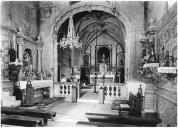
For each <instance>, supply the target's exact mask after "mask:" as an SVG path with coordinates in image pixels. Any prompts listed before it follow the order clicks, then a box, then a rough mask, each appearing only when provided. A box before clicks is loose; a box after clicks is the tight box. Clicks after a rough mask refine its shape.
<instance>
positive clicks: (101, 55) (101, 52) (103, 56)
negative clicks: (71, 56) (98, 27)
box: [97, 47, 110, 65]
mask: <svg viewBox="0 0 178 128" xmlns="http://www.w3.org/2000/svg"><path fill="white" fill-rule="evenodd" d="M97 59H98V63H105V64H106V65H110V50H109V49H108V48H107V47H101V48H99V49H98V52H97Z"/></svg>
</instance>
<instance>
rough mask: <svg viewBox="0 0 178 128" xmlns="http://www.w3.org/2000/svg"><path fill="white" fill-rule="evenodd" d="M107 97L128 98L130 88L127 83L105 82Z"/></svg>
mask: <svg viewBox="0 0 178 128" xmlns="http://www.w3.org/2000/svg"><path fill="white" fill-rule="evenodd" d="M104 88H105V91H104V93H105V98H106V99H116V98H117V99H127V98H128V89H127V87H126V86H125V84H121V83H105V87H104Z"/></svg>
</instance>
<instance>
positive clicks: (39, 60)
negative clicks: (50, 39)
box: [37, 35, 44, 73]
mask: <svg viewBox="0 0 178 128" xmlns="http://www.w3.org/2000/svg"><path fill="white" fill-rule="evenodd" d="M37 42H38V44H37V52H38V72H39V73H41V69H42V46H43V45H44V42H43V41H42V38H41V36H40V35H39V36H38V40H37Z"/></svg>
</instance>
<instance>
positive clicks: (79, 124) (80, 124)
mask: <svg viewBox="0 0 178 128" xmlns="http://www.w3.org/2000/svg"><path fill="white" fill-rule="evenodd" d="M76 126H77V127H87V126H88V127H137V126H136V125H127V124H116V123H104V122H86V121H78V122H77V123H76Z"/></svg>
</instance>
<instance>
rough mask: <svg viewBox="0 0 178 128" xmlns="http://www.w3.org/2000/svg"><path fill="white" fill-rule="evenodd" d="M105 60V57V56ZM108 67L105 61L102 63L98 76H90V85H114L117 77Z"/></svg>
mask: <svg viewBox="0 0 178 128" xmlns="http://www.w3.org/2000/svg"><path fill="white" fill-rule="evenodd" d="M103 58H104V56H103ZM108 69H109V68H108V65H107V64H106V63H105V61H104V59H103V61H102V63H100V64H99V72H98V73H97V75H95V74H92V75H90V84H95V82H96V83H103V82H104V83H114V78H115V76H114V75H113V73H112V72H109V71H108Z"/></svg>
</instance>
